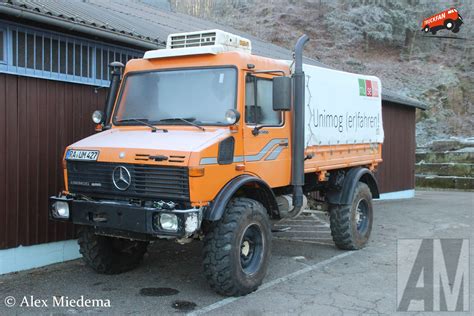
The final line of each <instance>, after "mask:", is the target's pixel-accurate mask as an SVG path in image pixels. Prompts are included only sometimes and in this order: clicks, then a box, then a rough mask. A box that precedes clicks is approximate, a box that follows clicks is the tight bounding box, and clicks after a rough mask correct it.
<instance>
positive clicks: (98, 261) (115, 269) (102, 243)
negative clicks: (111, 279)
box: [78, 226, 148, 274]
mask: <svg viewBox="0 0 474 316" xmlns="http://www.w3.org/2000/svg"><path fill="white" fill-rule="evenodd" d="M78 242H79V248H80V249H79V251H80V253H81V254H82V256H83V260H84V262H85V263H86V264H87V265H88V266H89V267H91V268H92V269H93V270H94V271H96V272H98V273H101V274H118V273H122V272H126V271H130V270H132V269H134V268H136V267H137V266H138V265H139V264H140V262H141V261H142V259H143V256H144V255H145V253H146V250H147V247H148V242H145V241H132V240H128V239H122V238H114V237H106V236H100V235H96V234H95V233H94V230H93V228H90V227H87V226H84V227H81V229H80V230H79V240H78Z"/></svg>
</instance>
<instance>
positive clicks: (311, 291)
mask: <svg viewBox="0 0 474 316" xmlns="http://www.w3.org/2000/svg"><path fill="white" fill-rule="evenodd" d="M473 212H474V193H472V192H438V191H420V192H417V194H416V197H415V198H414V199H410V200H398V201H397V200H393V201H379V202H376V203H375V225H374V228H373V235H372V238H371V239H372V241H371V242H370V243H369V246H368V247H367V248H366V249H364V250H361V251H352V252H351V251H349V252H348V251H341V250H338V249H336V248H335V247H334V245H333V243H332V241H331V238H330V234H329V230H328V226H327V223H326V222H325V220H326V219H325V217H324V216H323V215H322V214H319V213H308V214H306V215H305V216H304V217H302V218H298V219H297V220H295V221H291V222H285V223H282V224H281V225H282V227H286V226H291V227H292V229H291V230H290V231H287V232H282V233H276V234H275V235H274V243H273V256H272V260H271V263H270V268H269V273H268V276H267V278H266V279H265V282H264V284H263V285H262V287H261V288H260V289H259V290H258V291H257V292H255V293H252V294H250V295H248V296H246V297H241V298H225V297H222V296H219V295H217V294H215V293H213V292H212V290H211V289H210V288H209V287H208V285H207V283H206V281H205V279H204V276H203V274H202V272H201V244H200V243H199V242H195V243H191V244H187V245H178V244H175V243H172V242H159V243H155V244H153V245H152V246H151V247H150V251H149V254H148V255H147V256H146V258H145V260H144V262H143V264H142V265H141V266H140V267H139V268H138V269H137V270H135V271H132V272H128V273H125V274H121V275H115V276H108V275H99V274H96V273H94V272H92V271H91V270H90V269H88V268H87V267H86V266H85V265H84V264H83V263H82V261H81V260H74V261H70V262H66V263H62V264H56V265H52V266H49V267H45V268H40V269H34V270H29V271H24V272H19V273H13V274H8V275H3V276H0V315H8V314H39V313H44V314H69V313H81V312H83V313H100V312H104V313H107V314H176V313H191V314H201V313H209V314H215V315H229V314H235V315H242V314H244V315H260V314H305V315H306V314H307V315H310V314H313V315H314V314H320V315H341V314H393V313H395V312H396V311H397V240H398V241H399V240H401V239H407V238H461V239H470V240H471V241H473V242H471V244H470V253H471V262H474V260H472V254H473V253H474V251H473V245H474V239H472V237H473V233H474V230H473ZM445 255H446V254H445ZM447 256H449V252H448V253H447ZM470 270H471V271H470V272H468V274H469V275H470V277H471V280H472V279H473V270H474V269H472V268H471V269H470ZM472 285H473V282H471V283H470V293H471V295H470V296H469V301H470V306H471V310H473V308H474V300H473V295H472V294H474V289H473V286H472ZM6 297H13V298H14V299H15V306H13V307H7V306H6V305H5V304H4V300H5V298H6ZM61 297H62V302H70V301H73V302H74V301H75V302H78V301H79V302H80V299H81V297H82V298H83V299H84V300H87V299H90V300H96V304H99V305H100V304H102V305H100V306H93V307H77V306H76V307H73V306H65V307H57V306H53V301H54V300H55V299H56V301H58V298H61ZM35 300H36V301H35ZM99 301H100V302H102V303H100V302H99ZM22 302H23V303H24V304H23V306H19V305H20V304H21V303H22ZM107 302H108V304H107ZM31 303H32V304H33V305H36V306H37V307H33V306H30V307H27V306H26V305H32V304H31ZM104 304H105V306H104ZM45 305H46V306H45ZM108 305H110V307H109V306H108Z"/></svg>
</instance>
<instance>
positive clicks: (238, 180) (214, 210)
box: [204, 175, 278, 221]
mask: <svg viewBox="0 0 474 316" xmlns="http://www.w3.org/2000/svg"><path fill="white" fill-rule="evenodd" d="M240 189H244V192H245V193H246V196H247V197H250V198H253V199H255V200H257V201H259V202H260V203H262V204H263V205H264V206H265V208H266V209H267V211H268V212H269V214H270V216H272V217H278V205H277V202H276V198H275V194H274V193H273V191H272V189H271V188H270V186H269V185H268V184H267V183H266V182H265V181H263V180H262V179H260V178H257V177H254V176H251V175H241V176H238V177H235V178H234V179H232V180H230V181H229V182H228V183H227V184H226V185H225V186H224V187H223V188H222V190H221V191H220V192H219V193H218V194H217V196H216V198H215V199H214V201H213V202H212V203H211V205H210V206H209V207H208V208H207V210H206V211H205V212H204V219H205V220H209V221H218V220H220V219H221V218H222V215H223V214H224V211H225V208H226V206H227V204H228V203H229V201H230V200H231V199H232V197H233V196H234V195H235V194H236V193H237V192H238V191H239V190H240ZM249 195H250V196H249Z"/></svg>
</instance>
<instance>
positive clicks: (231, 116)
mask: <svg viewBox="0 0 474 316" xmlns="http://www.w3.org/2000/svg"><path fill="white" fill-rule="evenodd" d="M239 119H240V113H239V112H238V111H236V110H234V109H230V110H227V112H225V120H226V122H227V123H229V124H231V125H232V124H235V123H237V122H238V121H239Z"/></svg>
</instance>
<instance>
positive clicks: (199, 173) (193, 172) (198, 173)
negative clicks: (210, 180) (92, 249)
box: [189, 167, 204, 177]
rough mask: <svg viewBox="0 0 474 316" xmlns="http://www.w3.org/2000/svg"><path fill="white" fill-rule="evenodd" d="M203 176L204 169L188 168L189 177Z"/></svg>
mask: <svg viewBox="0 0 474 316" xmlns="http://www.w3.org/2000/svg"><path fill="white" fill-rule="evenodd" d="M203 175H204V167H191V168H189V176H190V177H202V176H203Z"/></svg>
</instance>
